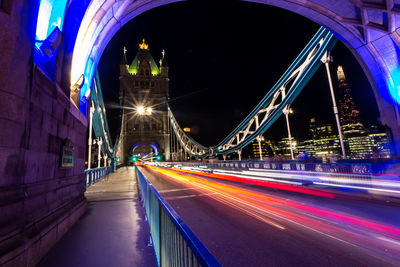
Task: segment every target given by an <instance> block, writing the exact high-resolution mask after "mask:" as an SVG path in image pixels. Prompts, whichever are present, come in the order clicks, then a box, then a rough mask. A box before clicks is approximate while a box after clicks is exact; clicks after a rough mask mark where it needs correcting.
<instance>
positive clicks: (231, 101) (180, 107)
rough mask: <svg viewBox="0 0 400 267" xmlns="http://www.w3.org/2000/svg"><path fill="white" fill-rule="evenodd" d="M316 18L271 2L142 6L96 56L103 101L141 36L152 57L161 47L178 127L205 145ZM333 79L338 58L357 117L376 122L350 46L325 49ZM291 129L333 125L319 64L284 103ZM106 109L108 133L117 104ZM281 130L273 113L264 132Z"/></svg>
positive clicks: (222, 132)
mask: <svg viewBox="0 0 400 267" xmlns="http://www.w3.org/2000/svg"><path fill="white" fill-rule="evenodd" d="M318 28H319V25H318V24H316V23H314V22H312V21H310V20H308V19H306V18H303V17H301V16H299V15H297V14H294V13H291V12H289V11H286V10H283V9H279V8H276V7H271V6H266V5H261V4H255V3H246V2H237V1H188V2H182V3H175V4H170V5H167V6H163V7H159V8H156V9H153V10H150V11H148V12H146V13H144V14H142V15H140V16H138V17H136V18H135V19H133V20H132V21H131V22H129V23H128V24H126V25H125V26H124V27H123V28H122V29H121V30H120V31H119V32H118V33H117V34H116V35H115V36H114V38H113V39H112V40H111V41H110V43H109V45H108V46H107V48H106V50H105V51H104V53H103V55H102V58H101V60H100V63H99V73H100V78H101V83H102V87H103V96H104V101H105V103H106V105H108V106H115V104H116V103H118V91H119V79H118V77H119V65H120V62H121V58H122V53H123V52H122V51H123V47H124V46H126V47H127V50H128V52H127V57H128V61H129V63H130V62H131V61H132V60H133V58H134V57H135V54H136V52H137V48H138V43H139V42H140V41H141V39H142V38H145V39H146V42H147V43H148V44H149V45H150V51H151V53H152V55H153V58H154V59H155V61H156V62H158V61H159V59H160V57H161V51H162V49H165V50H166V57H167V62H168V66H169V77H170V84H169V86H170V87H169V88H170V98H171V103H170V104H171V107H172V110H173V112H174V114H175V116H176V118H177V120H178V122H179V123H180V125H181V126H182V127H187V126H188V127H191V128H192V137H193V138H194V139H195V140H196V141H198V142H200V143H201V144H203V145H205V146H212V145H216V144H217V143H218V142H219V141H221V140H222V139H223V138H224V137H225V136H226V135H227V134H228V133H230V132H231V131H232V130H233V129H234V128H235V127H236V125H237V124H238V123H239V122H240V121H241V120H242V119H244V117H246V115H247V114H248V113H249V112H250V111H251V110H252V109H253V107H254V106H255V105H256V104H257V103H258V102H259V101H260V100H261V98H262V97H263V96H264V95H265V94H266V93H267V92H268V90H269V89H270V88H271V87H272V86H273V85H274V84H275V82H276V81H277V80H278V79H279V77H280V76H281V75H282V74H283V73H284V71H285V70H286V69H287V67H288V66H289V65H290V64H291V63H292V61H293V60H294V59H295V57H296V56H297V55H298V54H299V53H300V52H301V50H302V49H303V48H304V46H305V45H306V44H307V43H308V41H309V40H310V39H311V38H312V36H313V35H314V34H315V33H316V31H317V30H318ZM332 56H333V57H334V62H333V63H332V64H331V70H332V76H333V81H334V86H335V87H336V86H337V80H336V68H337V65H342V66H343V69H344V71H345V74H346V77H347V81H348V83H349V84H350V86H351V88H352V91H353V95H354V99H355V102H356V105H357V106H358V108H359V109H360V111H361V114H360V115H361V118H362V120H363V122H364V123H365V124H366V125H370V124H377V118H378V116H379V113H378V109H377V106H376V102H375V100H374V95H373V92H372V90H371V87H370V85H369V83H368V81H367V79H366V77H365V75H364V73H363V71H362V70H361V67H360V66H359V64H358V62H356V60H355V58H354V57H353V55H352V54H351V52H350V51H349V50H348V49H347V48H346V47H345V46H344V44H342V43H341V42H338V44H337V45H336V46H335V48H334V49H333V51H332ZM292 108H293V109H294V115H293V116H292V117H291V125H292V135H293V136H294V137H295V138H300V139H303V138H306V134H307V129H308V124H309V120H310V118H311V117H316V118H317V120H318V121H319V122H321V123H332V124H334V122H335V120H334V115H333V111H332V103H331V99H330V93H329V87H328V81H327V77H326V71H325V68H324V66H321V67H320V68H319V70H318V71H317V73H316V74H315V75H314V77H313V78H312V79H311V81H310V82H309V83H308V85H307V86H306V87H305V88H304V89H303V91H302V93H301V94H300V95H299V97H298V98H297V99H296V100H295V102H294V103H293V105H292ZM107 116H108V120H109V124H110V131H111V135H112V137H113V140H115V138H116V136H117V134H119V130H120V118H119V110H118V109H116V108H111V107H109V108H108V109H107ZM264 135H265V136H266V137H267V138H270V139H280V138H282V137H287V131H286V124H285V120H284V118H283V117H281V118H280V119H279V120H278V121H277V122H276V123H275V124H274V126H273V127H272V128H270V129H269V130H268V131H267V132H266V133H265V134H264Z"/></svg>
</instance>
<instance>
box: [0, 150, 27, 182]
mask: <svg viewBox="0 0 400 267" xmlns="http://www.w3.org/2000/svg"><path fill="white" fill-rule="evenodd" d="M21 157H23V150H22V149H20V148H4V147H0V186H6V185H11V184H19V183H21V181H22V180H21V176H22V175H24V168H23V163H22V160H21Z"/></svg>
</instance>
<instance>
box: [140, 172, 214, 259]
mask: <svg viewBox="0 0 400 267" xmlns="http://www.w3.org/2000/svg"><path fill="white" fill-rule="evenodd" d="M136 175H137V178H138V181H139V186H140V192H141V198H142V202H143V206H144V208H145V210H146V217H147V221H148V224H149V228H150V235H151V237H150V238H151V241H152V244H153V249H154V253H155V255H156V260H157V265H158V266H221V265H220V264H219V263H218V261H217V260H216V259H215V258H214V256H213V255H212V254H211V253H210V252H209V251H208V250H207V249H206V247H204V245H203V244H202V243H201V242H200V240H199V239H198V238H197V237H196V236H195V235H194V233H193V232H192V231H191V230H190V229H189V228H188V227H187V225H186V224H185V223H184V222H183V221H182V219H181V218H180V217H179V216H178V214H176V212H175V211H174V210H173V209H172V208H171V206H169V205H168V203H167V202H166V201H165V200H164V199H163V198H162V197H161V195H160V194H159V193H158V192H157V190H156V189H155V188H154V187H153V185H152V184H151V183H150V181H149V180H148V179H147V178H146V176H145V175H144V174H143V173H142V172H141V171H140V170H139V168H136Z"/></svg>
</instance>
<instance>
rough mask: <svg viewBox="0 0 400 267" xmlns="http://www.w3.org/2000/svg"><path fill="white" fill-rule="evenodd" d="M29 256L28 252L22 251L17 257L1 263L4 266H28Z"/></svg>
mask: <svg viewBox="0 0 400 267" xmlns="http://www.w3.org/2000/svg"><path fill="white" fill-rule="evenodd" d="M26 260H27V258H26V254H25V253H22V254H20V255H18V256H17V257H15V258H13V259H12V260H10V261H7V262H5V263H1V262H0V265H1V266H3V267H18V266H27V265H26V263H27V261H26Z"/></svg>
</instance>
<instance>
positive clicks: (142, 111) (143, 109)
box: [136, 106, 146, 115]
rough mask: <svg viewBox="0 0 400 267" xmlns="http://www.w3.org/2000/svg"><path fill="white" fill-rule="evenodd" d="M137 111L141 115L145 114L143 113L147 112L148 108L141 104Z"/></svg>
mask: <svg viewBox="0 0 400 267" xmlns="http://www.w3.org/2000/svg"><path fill="white" fill-rule="evenodd" d="M136 111H137V113H138V114H139V115H143V114H144V113H145V111H146V110H145V108H144V107H142V106H139V107H137V109H136Z"/></svg>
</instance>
